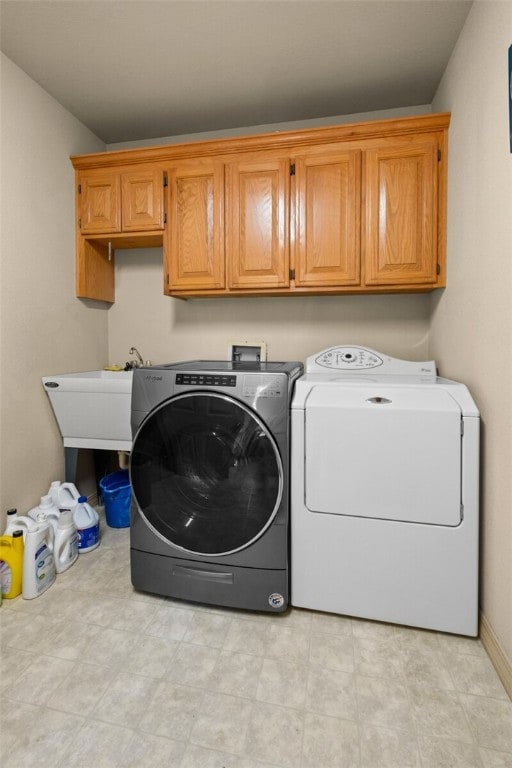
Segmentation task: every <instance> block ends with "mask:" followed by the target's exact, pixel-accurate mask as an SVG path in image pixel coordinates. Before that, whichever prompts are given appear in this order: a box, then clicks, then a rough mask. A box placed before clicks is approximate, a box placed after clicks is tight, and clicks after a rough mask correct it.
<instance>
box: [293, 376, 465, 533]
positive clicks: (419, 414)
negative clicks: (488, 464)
mask: <svg viewBox="0 0 512 768" xmlns="http://www.w3.org/2000/svg"><path fill="white" fill-rule="evenodd" d="M461 439H462V437H461V412H460V408H459V406H458V405H457V403H456V402H455V401H454V400H453V398H452V397H450V395H449V394H447V393H446V392H445V391H443V390H436V389H434V388H432V389H429V388H425V387H423V388H416V389H415V388H412V387H411V388H405V387H404V388H401V387H386V386H385V385H384V386H382V385H367V386H365V385H358V386H346V387H338V386H330V387H326V386H323V387H314V388H313V389H312V391H311V393H310V395H309V397H308V400H307V403H306V410H305V455H306V462H305V502H306V506H307V508H308V509H309V510H310V511H311V512H318V513H325V514H332V515H350V516H354V517H368V518H378V519H382V520H396V521H404V522H411V523H427V524H432V525H446V526H457V525H459V523H460V521H461V514H462V512H461Z"/></svg>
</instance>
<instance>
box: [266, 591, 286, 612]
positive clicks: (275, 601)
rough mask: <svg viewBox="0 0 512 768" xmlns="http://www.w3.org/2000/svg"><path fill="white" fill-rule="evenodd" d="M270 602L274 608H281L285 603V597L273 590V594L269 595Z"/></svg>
mask: <svg viewBox="0 0 512 768" xmlns="http://www.w3.org/2000/svg"><path fill="white" fill-rule="evenodd" d="M268 603H269V605H271V606H272V608H281V606H283V605H284V597H283V596H282V595H280V594H279V592H272V594H271V595H269V596H268Z"/></svg>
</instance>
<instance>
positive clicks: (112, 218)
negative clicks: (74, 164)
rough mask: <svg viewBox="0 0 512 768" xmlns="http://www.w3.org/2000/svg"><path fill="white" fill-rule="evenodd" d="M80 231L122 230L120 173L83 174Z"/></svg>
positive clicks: (80, 190)
mask: <svg viewBox="0 0 512 768" xmlns="http://www.w3.org/2000/svg"><path fill="white" fill-rule="evenodd" d="M78 184H79V197H78V199H79V201H80V231H81V232H83V233H84V234H94V233H98V232H120V231H121V208H120V202H121V180H120V177H119V174H117V173H115V174H109V173H108V172H107V173H105V171H103V172H101V173H97V174H96V173H91V174H87V175H86V174H83V175H81V176H80V177H79V179H78Z"/></svg>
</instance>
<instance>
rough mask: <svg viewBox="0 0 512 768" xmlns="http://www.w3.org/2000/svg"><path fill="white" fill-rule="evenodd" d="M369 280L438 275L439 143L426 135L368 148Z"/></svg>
mask: <svg viewBox="0 0 512 768" xmlns="http://www.w3.org/2000/svg"><path fill="white" fill-rule="evenodd" d="M364 242H365V256H366V258H365V263H366V283H367V284H368V285H389V284H396V285H400V284H401V283H413V284H414V283H435V282H436V279H437V143H436V141H435V139H433V140H432V141H429V140H428V138H427V139H425V138H422V137H420V138H419V139H418V140H416V141H411V142H409V143H407V144H402V145H396V146H391V147H389V148H385V149H384V148H383V149H374V150H369V151H368V152H367V154H366V221H365V240H364Z"/></svg>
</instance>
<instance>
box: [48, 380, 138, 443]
mask: <svg viewBox="0 0 512 768" xmlns="http://www.w3.org/2000/svg"><path fill="white" fill-rule="evenodd" d="M132 379H133V371H84V372H83V373H59V374H57V375H56V376H43V379H42V382H43V387H44V389H45V391H46V392H47V394H48V396H49V398H50V403H51V405H52V408H53V412H54V414H55V418H56V419H57V423H58V425H59V429H60V433H61V435H62V438H63V441H64V447H71V448H100V449H101V448H102V449H105V450H114V451H116V450H117V451H131V447H132V435H131V428H130V411H131V398H132Z"/></svg>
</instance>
